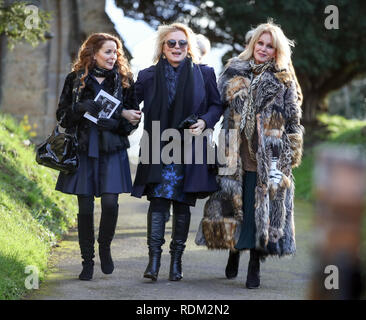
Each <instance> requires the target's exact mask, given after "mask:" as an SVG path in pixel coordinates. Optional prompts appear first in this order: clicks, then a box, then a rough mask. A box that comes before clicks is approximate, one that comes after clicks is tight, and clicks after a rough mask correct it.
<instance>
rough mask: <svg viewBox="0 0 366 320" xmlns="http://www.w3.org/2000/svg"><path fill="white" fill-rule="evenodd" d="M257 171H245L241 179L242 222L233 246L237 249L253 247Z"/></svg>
mask: <svg viewBox="0 0 366 320" xmlns="http://www.w3.org/2000/svg"><path fill="white" fill-rule="evenodd" d="M256 185H257V172H251V171H245V174H244V181H243V223H242V226H241V232H240V237H239V240H238V242H237V244H236V246H235V248H236V249H238V250H243V249H253V248H255V233H256V226H255V208H254V205H255V187H256Z"/></svg>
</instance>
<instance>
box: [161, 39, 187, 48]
mask: <svg viewBox="0 0 366 320" xmlns="http://www.w3.org/2000/svg"><path fill="white" fill-rule="evenodd" d="M165 43H166V44H167V46H168V47H169V48H170V49H173V48H175V45H176V44H177V40H167V41H165ZM178 45H179V48H181V49H184V48H185V47H186V46H187V45H188V41H186V40H178Z"/></svg>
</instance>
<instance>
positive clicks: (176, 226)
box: [169, 210, 191, 281]
mask: <svg viewBox="0 0 366 320" xmlns="http://www.w3.org/2000/svg"><path fill="white" fill-rule="evenodd" d="M190 222H191V213H190V212H189V210H188V212H185V213H176V212H174V213H173V233H172V241H171V242H170V271H169V280H170V281H179V280H181V279H182V278H183V271H182V255H183V251H184V249H185V247H186V245H185V243H186V241H187V238H188V232H189V224H190Z"/></svg>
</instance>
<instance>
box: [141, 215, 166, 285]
mask: <svg viewBox="0 0 366 320" xmlns="http://www.w3.org/2000/svg"><path fill="white" fill-rule="evenodd" d="M165 218H166V215H165V212H155V211H152V210H150V209H149V211H148V213H147V245H148V247H149V264H148V265H147V267H146V270H145V272H144V278H149V279H151V280H152V281H156V280H157V279H158V274H159V269H160V259H161V253H162V251H163V250H162V249H161V246H162V245H163V244H164V243H165V240H164V234H165Z"/></svg>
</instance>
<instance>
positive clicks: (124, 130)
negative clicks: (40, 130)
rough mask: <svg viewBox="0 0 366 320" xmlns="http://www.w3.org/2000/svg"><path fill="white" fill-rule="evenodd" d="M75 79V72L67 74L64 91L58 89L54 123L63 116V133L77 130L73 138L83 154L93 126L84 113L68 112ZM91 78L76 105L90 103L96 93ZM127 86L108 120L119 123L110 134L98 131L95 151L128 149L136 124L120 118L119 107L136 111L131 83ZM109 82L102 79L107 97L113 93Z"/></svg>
mask: <svg viewBox="0 0 366 320" xmlns="http://www.w3.org/2000/svg"><path fill="white" fill-rule="evenodd" d="M75 79H76V72H74V71H73V72H71V73H69V74H68V75H67V77H66V80H65V84H64V88H63V90H62V93H61V96H60V101H59V104H58V109H57V111H56V118H57V120H58V121H60V119H61V118H62V117H63V116H64V118H63V120H62V122H61V126H62V127H64V128H66V129H67V131H72V130H74V129H75V128H76V127H77V137H78V142H79V151H84V152H85V151H87V150H88V143H89V130H90V127H91V126H92V125H94V124H93V123H92V122H91V121H90V120H88V119H86V118H84V117H83V114H84V112H82V113H78V112H74V111H73V110H72V90H73V86H74V80H75ZM91 81H93V79H91V78H90V77H89V76H87V77H86V79H85V88H84V89H83V91H82V93H81V97H80V102H82V101H85V100H88V99H91V100H94V98H95V97H96V95H97V94H98V92H94V88H93V85H92V83H91ZM130 84H131V86H130V87H129V88H123V103H121V104H120V105H119V106H118V108H117V109H116V111H115V112H114V113H113V115H112V118H114V119H117V120H118V121H119V125H118V127H117V129H116V130H114V131H99V130H98V135H99V150H100V152H113V151H117V150H121V149H125V148H129V146H130V144H129V141H128V135H129V134H130V133H131V131H132V130H134V129H136V128H137V125H136V126H134V125H132V124H131V123H130V122H129V121H127V120H126V119H125V118H123V117H122V116H121V111H122V108H125V109H135V110H139V107H138V104H137V100H136V96H135V88H134V82H133V80H130ZM113 88H114V84H113V80H112V78H106V79H105V83H104V90H105V91H106V92H108V93H109V94H113Z"/></svg>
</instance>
